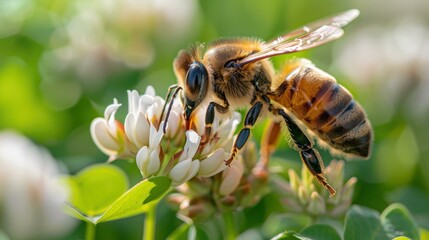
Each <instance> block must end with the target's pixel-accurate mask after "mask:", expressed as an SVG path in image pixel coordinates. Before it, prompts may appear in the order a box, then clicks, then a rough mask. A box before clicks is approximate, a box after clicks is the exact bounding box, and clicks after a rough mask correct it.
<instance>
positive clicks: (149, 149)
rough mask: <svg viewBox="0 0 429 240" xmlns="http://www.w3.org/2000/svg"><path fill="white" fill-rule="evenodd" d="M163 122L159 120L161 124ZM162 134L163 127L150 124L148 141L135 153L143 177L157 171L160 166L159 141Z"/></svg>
mask: <svg viewBox="0 0 429 240" xmlns="http://www.w3.org/2000/svg"><path fill="white" fill-rule="evenodd" d="M163 125H164V122H161V126H163ZM163 135H164V132H163V129H162V128H161V127H160V128H159V129H158V130H156V128H155V127H154V126H153V125H152V124H151V125H150V131H149V134H148V136H149V143H148V145H147V146H143V147H142V148H141V149H140V150H139V151H138V153H137V156H136V163H137V167H138V168H139V169H140V172H141V173H142V175H143V177H144V178H147V177H150V176H152V175H154V174H155V173H157V172H158V170H159V169H160V167H161V159H160V150H161V148H160V143H161V140H162V137H163Z"/></svg>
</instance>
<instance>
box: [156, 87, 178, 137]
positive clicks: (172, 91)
mask: <svg viewBox="0 0 429 240" xmlns="http://www.w3.org/2000/svg"><path fill="white" fill-rule="evenodd" d="M180 90H182V87H181V86H179V85H177V84H174V85H171V86H170V87H169V88H168V92H167V97H166V99H165V104H164V107H163V108H162V113H161V118H160V119H161V122H162V118H163V116H164V112H165V108H166V106H167V104H168V109H167V114H166V115H165V120H164V126H163V129H162V130H163V132H164V134H165V133H166V132H167V121H168V118H169V117H170V112H171V107H172V106H173V103H174V99H175V98H176V95H177V93H178V92H179V91H180Z"/></svg>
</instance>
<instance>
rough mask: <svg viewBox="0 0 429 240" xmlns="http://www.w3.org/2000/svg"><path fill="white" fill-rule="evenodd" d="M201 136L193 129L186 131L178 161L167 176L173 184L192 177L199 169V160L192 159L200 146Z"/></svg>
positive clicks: (179, 183)
mask: <svg viewBox="0 0 429 240" xmlns="http://www.w3.org/2000/svg"><path fill="white" fill-rule="evenodd" d="M200 141H201V137H200V136H198V134H197V133H196V132H195V131H193V130H188V131H186V144H185V146H184V147H183V152H182V154H181V155H180V158H179V161H178V163H177V164H176V165H175V166H174V167H173V168H172V169H171V171H170V174H169V177H170V178H171V180H172V181H173V183H172V184H173V186H178V185H181V184H182V183H184V182H186V181H188V180H189V179H191V178H193V177H194V176H195V175H196V174H197V172H198V170H199V169H200V161H199V160H198V159H195V160H194V159H192V158H193V157H194V156H195V153H196V152H197V151H198V147H199V146H200Z"/></svg>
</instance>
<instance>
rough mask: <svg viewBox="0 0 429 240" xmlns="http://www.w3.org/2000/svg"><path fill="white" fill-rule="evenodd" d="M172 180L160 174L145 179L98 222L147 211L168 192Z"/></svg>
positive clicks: (120, 198)
mask: <svg viewBox="0 0 429 240" xmlns="http://www.w3.org/2000/svg"><path fill="white" fill-rule="evenodd" d="M170 186H171V180H170V178H168V177H164V176H159V177H152V178H149V179H145V180H143V181H141V182H140V183H138V184H136V185H135V186H134V187H132V188H131V189H130V190H128V191H127V192H126V193H124V194H123V195H122V196H120V197H119V198H118V199H117V200H116V201H115V202H114V203H113V204H112V205H111V206H110V207H109V208H108V209H107V210H106V211H105V212H104V214H103V215H102V216H100V218H99V219H97V220H96V223H100V222H106V221H112V220H116V219H120V218H126V217H130V216H134V215H137V214H140V213H144V212H146V211H147V210H148V209H149V208H151V207H153V206H154V205H155V204H156V203H157V202H158V201H159V200H161V198H162V197H163V196H164V195H165V194H166V193H167V192H168V190H169V189H170Z"/></svg>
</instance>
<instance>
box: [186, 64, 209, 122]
mask: <svg viewBox="0 0 429 240" xmlns="http://www.w3.org/2000/svg"><path fill="white" fill-rule="evenodd" d="M208 78H209V77H208V73H207V69H206V67H205V66H204V65H203V64H202V63H201V62H198V61H195V62H192V63H191V64H190V66H189V69H188V72H187V73H186V77H185V112H184V115H185V119H186V120H189V118H190V117H191V114H192V111H193V110H194V109H195V108H196V107H197V106H198V105H199V104H200V103H201V102H202V101H203V100H204V98H205V96H206V94H207V89H208Z"/></svg>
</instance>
